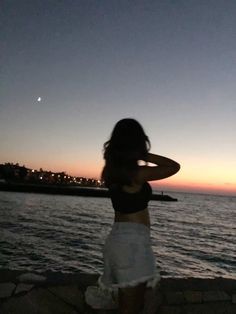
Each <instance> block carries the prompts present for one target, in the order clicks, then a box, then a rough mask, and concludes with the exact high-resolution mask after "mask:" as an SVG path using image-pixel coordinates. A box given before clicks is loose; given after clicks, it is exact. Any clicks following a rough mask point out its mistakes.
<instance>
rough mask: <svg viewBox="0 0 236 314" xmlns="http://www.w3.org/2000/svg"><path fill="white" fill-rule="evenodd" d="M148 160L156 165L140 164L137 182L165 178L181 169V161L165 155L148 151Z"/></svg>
mask: <svg viewBox="0 0 236 314" xmlns="http://www.w3.org/2000/svg"><path fill="white" fill-rule="evenodd" d="M146 161H147V162H150V163H152V164H155V165H156V166H154V167H153V166H152V167H150V166H140V167H139V170H138V173H137V177H136V181H137V182H140V183H141V182H146V181H154V180H161V179H165V178H168V177H170V176H172V175H174V174H176V173H177V172H178V171H179V170H180V164H179V163H177V162H176V161H174V160H172V159H170V158H167V157H164V156H160V155H155V154H151V153H148V154H147V159H146Z"/></svg>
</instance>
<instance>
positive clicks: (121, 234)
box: [98, 222, 160, 290]
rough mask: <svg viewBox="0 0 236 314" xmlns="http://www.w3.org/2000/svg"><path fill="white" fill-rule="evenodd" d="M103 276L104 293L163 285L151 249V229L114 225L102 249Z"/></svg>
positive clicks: (130, 224) (132, 225)
mask: <svg viewBox="0 0 236 314" xmlns="http://www.w3.org/2000/svg"><path fill="white" fill-rule="evenodd" d="M103 261H104V272H103V275H102V276H101V277H100V278H99V280H98V283H99V285H100V287H101V288H102V289H109V290H110V289H111V290H113V289H117V288H125V287H132V286H137V285H138V284H140V283H145V282H146V283H147V284H146V286H147V287H152V288H154V287H155V286H156V284H157V283H158V282H159V281H160V272H159V271H158V270H157V267H156V260H155V256H154V254H153V251H152V247H151V239H150V229H149V228H148V227H147V226H145V225H143V224H139V223H133V222H115V223H114V225H113V227H112V230H111V232H110V233H109V235H108V237H107V239H106V241H105V245H104V249H103Z"/></svg>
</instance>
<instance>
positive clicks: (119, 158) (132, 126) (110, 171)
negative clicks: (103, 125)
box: [102, 118, 151, 187]
mask: <svg viewBox="0 0 236 314" xmlns="http://www.w3.org/2000/svg"><path fill="white" fill-rule="evenodd" d="M150 147H151V144H150V141H149V138H148V137H147V135H146V134H145V132H144V130H143V128H142V126H141V125H140V123H139V122H138V121H136V120H134V119H131V118H126V119H122V120H120V121H118V122H117V123H116V125H115V127H114V129H113V131H112V134H111V138H110V140H109V141H107V142H105V144H104V147H103V148H104V159H105V166H104V168H103V172H102V180H104V181H105V184H106V186H108V187H109V186H110V185H112V184H128V185H129V184H131V183H132V179H133V178H134V176H135V174H136V172H137V169H138V160H146V157H147V154H148V151H149V149H150Z"/></svg>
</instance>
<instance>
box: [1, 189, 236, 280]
mask: <svg viewBox="0 0 236 314" xmlns="http://www.w3.org/2000/svg"><path fill="white" fill-rule="evenodd" d="M168 194H169V195H170V196H173V197H176V198H177V199H178V202H161V201H151V202H150V203H149V210H150V218H151V239H152V245H153V250H154V254H155V256H156V259H157V266H158V267H160V269H161V274H162V276H163V277H169V276H171V277H201V278H212V277H220V276H221V277H226V278H234V279H236V225H235V221H236V198H235V197H232V196H214V195H201V194H188V193H173V192H170V193H168ZM113 215H114V213H113V209H112V206H111V201H110V200H109V199H108V198H92V197H79V196H64V195H44V194H32V193H13V192H0V267H1V268H8V269H19V270H28V271H45V270H53V271H62V272H74V271H78V270H79V271H82V272H87V273H100V272H101V271H102V268H103V262H102V247H103V243H104V240H105V238H106V235H107V233H108V232H109V231H110V229H111V225H112V223H113Z"/></svg>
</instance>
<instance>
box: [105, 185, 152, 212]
mask: <svg viewBox="0 0 236 314" xmlns="http://www.w3.org/2000/svg"><path fill="white" fill-rule="evenodd" d="M109 192H110V197H111V202H112V205H113V208H114V210H115V211H117V212H120V213H123V214H131V213H136V212H139V211H141V210H143V209H145V208H147V205H148V202H149V200H150V197H151V195H152V188H151V186H150V184H149V183H148V182H145V183H144V184H143V186H142V188H141V189H140V190H139V191H138V192H136V193H128V192H125V191H124V190H123V189H122V186H121V185H118V184H116V185H112V186H111V187H110V188H109Z"/></svg>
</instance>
